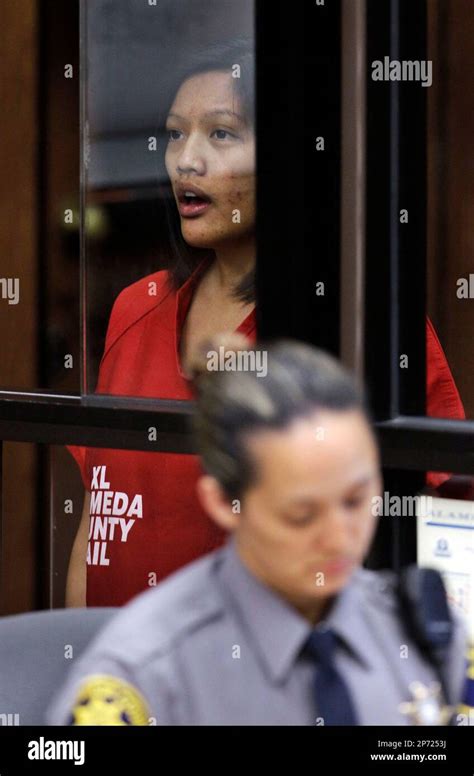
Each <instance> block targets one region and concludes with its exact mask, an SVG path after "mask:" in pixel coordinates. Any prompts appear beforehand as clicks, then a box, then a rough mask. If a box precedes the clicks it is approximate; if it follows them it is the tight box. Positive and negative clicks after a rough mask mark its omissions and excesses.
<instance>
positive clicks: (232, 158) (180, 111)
mask: <svg viewBox="0 0 474 776" xmlns="http://www.w3.org/2000/svg"><path fill="white" fill-rule="evenodd" d="M166 128H167V130H168V132H169V141H168V147H167V150H166V156H165V162H166V169H167V171H168V175H169V177H170V180H171V183H172V186H173V192H174V195H175V199H176V204H177V207H178V210H179V212H180V216H181V230H182V234H183V238H184V239H185V240H186V242H187V243H189V244H190V245H193V246H194V247H197V248H212V249H215V248H218V247H219V245H222V244H223V243H226V242H227V241H228V240H235V239H241V238H247V237H248V236H250V235H252V233H253V231H254V229H255V133H254V130H253V128H252V127H251V126H249V125H248V123H247V122H246V121H245V119H244V117H243V115H242V109H241V104H240V100H239V98H238V96H237V93H236V88H235V79H233V78H232V76H231V75H230V74H229V73H227V72H225V71H211V72H209V73H202V74H199V75H196V76H193V77H192V78H189V79H188V80H187V81H185V82H184V83H183V84H182V86H181V88H180V89H179V91H178V93H177V95H176V98H175V100H174V102H173V105H172V107H171V109H170V112H169V114H168V119H167V122H166ZM193 187H195V188H196V191H195V192H194V193H197V194H198V197H194V198H193V197H186V196H185V194H186V191H188V190H189V192H191V193H193Z"/></svg>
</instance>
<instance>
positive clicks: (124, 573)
mask: <svg viewBox="0 0 474 776" xmlns="http://www.w3.org/2000/svg"><path fill="white" fill-rule="evenodd" d="M205 267H206V262H202V263H201V264H199V265H198V267H197V268H196V270H195V271H194V273H193V274H192V275H191V277H190V278H189V279H188V280H187V281H186V283H185V284H184V285H183V286H182V287H181V288H180V289H179V290H178V291H177V292H175V291H173V290H171V288H170V287H169V286H168V283H167V277H168V273H167V272H166V271H160V272H156V273H154V274H152V275H149V276H147V277H145V278H142V279H141V280H139V281H138V282H137V283H134V284H133V285H131V286H129V287H128V288H125V289H124V290H123V291H122V292H121V293H120V294H119V296H118V297H117V299H116V301H115V304H114V306H113V309H112V313H111V317H110V321H109V326H108V330H107V336H106V342H105V349H104V354H103V357H102V360H101V363H100V369H99V378H98V384H97V389H96V392H97V393H102V394H117V395H122V396H127V395H128V396H141V397H153V398H159V399H188V400H189V399H192V398H193V396H192V389H191V384H190V383H189V381H188V380H186V378H185V377H184V375H183V373H182V371H181V369H180V363H179V356H178V354H179V338H180V334H181V330H182V326H183V322H184V319H185V317H186V314H187V311H188V309H189V306H190V303H191V299H192V295H193V292H194V289H195V287H196V284H197V282H198V280H199V278H200V276H201V274H202V272H203V270H204V269H205ZM237 331H239V332H241V333H242V334H244V335H245V336H246V337H247V338H248V339H249V340H250V342H254V341H255V338H256V321H255V311H252V312H251V313H250V314H249V315H248V316H247V318H245V320H244V321H243V322H242V323H241V325H240V326H239V328H238V329H237ZM427 338H428V339H427V346H428V412H429V414H431V415H435V416H436V415H438V416H441V417H463V416H464V413H463V409H462V404H461V401H460V398H459V395H458V392H457V390H456V386H455V384H454V381H453V378H452V376H451V373H450V371H449V367H448V364H447V362H446V358H445V356H444V353H443V351H442V348H441V345H440V344H439V341H438V339H437V337H436V334H435V332H434V329H433V327H432V325H431V323H430V322H429V321H428V323H427ZM68 449H69V450H70V452H71V453H72V455H73V456H74V458H75V459H76V461H77V463H78V465H79V468H80V470H81V475H82V479H83V482H84V486H85V488H86V489H87V490H89V491H91V517H90V525H89V543H88V551H87V605H88V606H121V605H122V604H124V603H126V602H127V601H128V600H130V598H132V597H133V596H135V595H136V594H138V593H140V592H142V591H143V590H146V589H147V588H149V587H150V586H152V585H155V584H156V583H157V582H159V581H160V580H161V579H163V578H164V577H166V576H168V575H169V574H171V573H172V572H173V571H176V570H177V569H178V568H180V567H181V566H184V565H185V564H186V563H189V562H191V561H192V560H194V559H195V558H197V557H199V556H201V555H203V554H205V553H207V552H210V551H211V550H213V549H215V548H216V547H218V546H220V545H221V544H222V543H223V541H224V539H225V536H224V534H223V532H222V531H221V530H220V529H219V528H218V527H217V526H216V525H215V524H214V523H213V522H212V521H211V519H210V518H209V517H208V516H207V515H206V514H205V513H204V511H203V510H202V508H201V506H200V505H199V503H198V500H197V497H196V495H195V485H196V481H197V479H198V477H199V475H200V473H201V469H200V464H199V460H198V459H197V457H196V456H193V455H180V454H175V453H149V452H140V451H131V450H109V449H99V448H84V447H76V446H69V448H68ZM430 476H433V477H434V478H435V479H434V480H433V482H432V484H437V480H439V481H442V480H443V479H444V478H445V476H447V475H445V476H443V475H437V474H435V475H430Z"/></svg>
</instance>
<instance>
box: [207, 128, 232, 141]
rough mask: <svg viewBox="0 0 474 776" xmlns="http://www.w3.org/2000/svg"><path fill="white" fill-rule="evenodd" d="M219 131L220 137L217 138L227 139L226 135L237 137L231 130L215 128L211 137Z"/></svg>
mask: <svg viewBox="0 0 474 776" xmlns="http://www.w3.org/2000/svg"><path fill="white" fill-rule="evenodd" d="M218 133H219V137H216V140H226V137H235V135H233V134H232V132H229V131H228V130H227V129H215V130H214V132H213V133H212V135H211V137H212V136H213V135H217V134H218Z"/></svg>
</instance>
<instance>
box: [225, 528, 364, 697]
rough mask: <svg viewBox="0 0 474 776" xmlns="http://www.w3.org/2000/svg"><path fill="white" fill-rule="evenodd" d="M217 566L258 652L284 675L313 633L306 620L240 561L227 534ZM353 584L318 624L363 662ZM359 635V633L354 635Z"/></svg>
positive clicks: (270, 669) (271, 670)
mask: <svg viewBox="0 0 474 776" xmlns="http://www.w3.org/2000/svg"><path fill="white" fill-rule="evenodd" d="M222 557H223V562H222V564H221V566H220V568H219V575H220V579H221V581H222V583H223V585H224V588H225V594H226V596H230V597H231V598H232V604H233V608H234V610H236V611H237V614H238V616H239V619H240V620H241V623H242V625H243V627H244V628H245V630H246V631H247V633H248V635H249V637H250V638H251V640H252V642H253V643H254V644H255V646H256V649H257V651H258V656H259V658H260V661H261V662H262V664H263V665H264V668H265V669H266V671H267V673H268V674H269V676H270V677H271V679H272V680H273V681H274V682H279V681H282V680H284V679H285V677H286V676H287V675H288V673H289V671H290V670H291V668H292V667H293V665H294V664H295V662H296V660H297V659H298V656H299V655H300V653H301V650H302V648H303V646H304V644H305V642H306V640H307V639H308V637H309V635H310V633H311V630H312V628H311V625H310V623H309V622H308V621H307V620H306V619H305V618H304V617H303V616H302V615H301V614H299V612H297V611H296V609H294V608H293V607H292V606H291V605H290V604H288V603H287V602H286V601H284V600H283V599H282V598H281V596H279V595H278V594H277V593H275V592H274V591H273V590H271V588H269V587H267V586H266V585H264V584H263V583H262V582H260V581H259V580H258V579H257V578H256V577H255V576H254V575H253V574H252V573H251V572H250V571H249V570H248V569H247V568H246V567H245V566H244V564H243V563H242V561H241V560H240V558H239V555H238V553H237V549H236V546H235V541H234V539H233V538H231V539H230V540H229V541H228V543H227V546H226V547H225V548H224V550H223V555H222ZM356 573H357V572H356ZM356 588H357V585H354V584H353V583H352V582H351V583H350V584H349V585H348V586H347V587H346V588H345V589H344V590H343V591H342V592H341V593H340V594H339V595H338V596H337V598H336V599H335V601H334V604H333V606H332V607H331V611H330V613H329V614H328V616H327V618H325V619H324V621H322V622H320V623H319V624H318V626H317V628H331V629H333V630H334V632H335V633H336V634H337V635H338V636H339V637H340V639H341V640H342V641H343V643H344V644H345V646H346V647H347V648H348V649H349V650H350V651H351V652H352V653H353V654H354V656H355V657H356V658H357V659H358V660H359V661H360V662H362V663H363V664H364V665H367V660H366V658H365V656H364V654H363V652H362V645H361V646H359V643H361V642H362V641H363V639H360V634H361V616H360V609H359V606H358V605H357V604H358V590H357V589H356ZM357 634H359V638H358V637H357Z"/></svg>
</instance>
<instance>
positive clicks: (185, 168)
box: [176, 137, 206, 175]
mask: <svg viewBox="0 0 474 776" xmlns="http://www.w3.org/2000/svg"><path fill="white" fill-rule="evenodd" d="M176 168H177V171H178V172H179V173H188V172H191V171H192V172H195V173H197V174H198V175H203V174H204V173H205V171H206V163H205V159H204V153H203V149H202V144H201V143H200V142H199V140H198V139H197V138H194V137H189V138H188V139H187V140H186V141H185V143H183V145H182V147H181V149H180V152H179V154H178V158H177V160H176Z"/></svg>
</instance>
